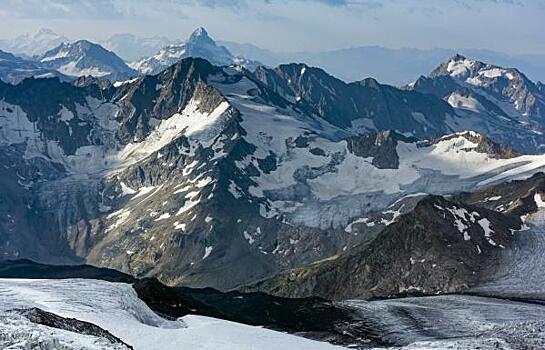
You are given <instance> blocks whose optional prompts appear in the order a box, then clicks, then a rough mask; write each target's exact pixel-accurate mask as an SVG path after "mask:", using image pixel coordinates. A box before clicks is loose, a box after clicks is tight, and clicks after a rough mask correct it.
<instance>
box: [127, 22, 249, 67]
mask: <svg viewBox="0 0 545 350" xmlns="http://www.w3.org/2000/svg"><path fill="white" fill-rule="evenodd" d="M187 57H200V58H204V59H206V60H208V61H210V62H211V63H212V64H214V65H217V66H230V65H232V64H238V65H243V66H245V67H247V68H255V66H257V64H256V63H255V62H252V61H249V60H247V59H244V58H242V57H235V56H233V55H232V54H231V53H230V52H229V50H227V49H226V48H225V47H223V46H219V45H217V44H216V42H215V41H214V40H213V39H212V38H210V36H209V35H208V32H207V31H206V29H204V28H198V29H196V30H195V31H194V32H193V33H192V34H191V36H190V37H189V39H188V40H187V41H185V42H183V43H180V44H174V45H169V46H166V47H164V48H162V49H161V50H160V51H159V52H158V53H157V54H155V55H153V56H151V57H145V58H142V59H140V60H137V61H135V62H133V63H131V64H130V66H131V68H133V69H135V70H137V71H139V72H140V73H142V74H157V73H158V72H160V71H161V70H163V69H165V68H166V67H168V66H170V65H172V64H174V63H176V62H178V61H180V60H181V59H184V58H187Z"/></svg>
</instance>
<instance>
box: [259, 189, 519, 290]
mask: <svg viewBox="0 0 545 350" xmlns="http://www.w3.org/2000/svg"><path fill="white" fill-rule="evenodd" d="M521 225H522V223H521V222H520V220H519V219H518V217H516V216H510V215H504V214H501V213H498V212H494V211H491V210H488V209H484V208H478V207H474V206H470V205H466V204H463V203H459V202H451V201H448V200H445V199H443V198H441V197H428V198H425V199H424V200H422V201H421V202H420V203H419V204H418V205H417V206H416V208H415V209H414V210H413V211H411V212H410V213H408V214H405V215H403V216H402V217H401V218H400V219H399V220H398V221H397V222H396V223H394V224H392V225H390V226H388V227H387V228H386V229H384V230H383V231H382V232H381V233H379V235H378V236H377V237H376V238H375V239H374V240H373V241H372V242H371V243H370V244H368V245H364V246H362V247H359V248H358V249H357V250H354V251H353V252H352V253H349V254H346V255H344V256H339V257H336V258H334V259H331V260H327V261H324V262H319V263H316V264H313V265H309V266H307V267H304V268H301V269H297V270H293V271H290V272H287V273H286V274H284V275H280V276H278V277H276V278H273V279H271V280H268V281H264V282H261V283H259V284H257V285H255V286H254V287H250V288H249V290H255V289H257V290H261V291H266V292H269V293H273V294H277V295H282V296H290V297H300V296H308V295H318V296H323V297H326V298H333V299H339V300H341V299H350V298H372V297H391V296H396V295H403V294H410V293H425V294H435V293H446V292H458V291H462V290H464V289H467V288H468V287H469V286H471V285H474V284H475V283H476V282H477V281H479V280H480V279H482V278H483V276H487V275H488V274H490V273H492V272H493V271H494V264H493V262H494V261H495V259H496V258H497V257H498V254H499V253H500V252H501V250H502V249H506V247H509V245H510V242H511V237H512V233H511V230H517V229H520V228H521Z"/></svg>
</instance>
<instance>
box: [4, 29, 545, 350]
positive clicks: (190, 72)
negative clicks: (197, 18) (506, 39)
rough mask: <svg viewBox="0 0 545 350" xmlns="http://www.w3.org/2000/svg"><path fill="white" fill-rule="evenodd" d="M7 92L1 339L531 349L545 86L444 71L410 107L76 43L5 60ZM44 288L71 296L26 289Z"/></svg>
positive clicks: (515, 73) (290, 69) (241, 62)
mask: <svg viewBox="0 0 545 350" xmlns="http://www.w3.org/2000/svg"><path fill="white" fill-rule="evenodd" d="M42 34H43V35H44V36H46V37H47V38H48V40H49V41H52V42H54V40H50V39H51V37H52V36H53V35H52V34H51V33H49V32H44V33H42ZM156 39H157V40H155V39H154V40H153V41H154V44H153V45H152V44H150V46H149V50H150V51H151V50H152V47H153V46H154V45H163V44H164V43H166V41H165V40H163V38H156ZM131 40H132V39H131ZM112 45H113V42H112ZM147 49H148V48H146V50H147ZM0 78H2V80H1V81H0V165H1V166H0V194H1V196H0V256H1V257H2V258H1V260H2V261H4V263H3V264H5V266H4V265H2V266H0V272H2V271H4V273H5V274H6V275H7V276H8V277H12V278H20V279H21V280H19V279H17V280H12V281H13V282H10V280H7V279H6V280H4V279H2V280H0V294H2V295H6V296H8V297H6V300H7V301H4V302H2V303H0V306H2V310H1V313H0V317H3V319H6V320H9V323H6V324H7V326H2V327H4V328H2V327H0V332H4V333H6V334H9V335H10V337H6V338H10V339H11V337H12V334H13V329H15V328H17V327H19V326H21V327H23V329H24V330H25V332H27V330H28V329H32V328H31V327H32V325H30V324H29V323H33V324H39V325H46V326H48V327H53V328H55V329H56V330H55V331H54V332H52V333H51V332H50V333H47V334H46V333H40V334H41V335H40V336H42V337H45V338H47V339H50V338H51V337H58V336H59V334H57V332H60V333H62V332H63V331H71V332H75V334H77V337H76V338H77V339H76V338H74V339H73V341H74V344H81V343H82V342H84V338H85V337H84V338H80V336H82V335H85V336H88V337H94V338H92V339H93V342H94V343H93V344H95V345H97V348H99V349H103V348H116V349H117V348H119V349H125V348H131V346H132V344H137V347H138V346H139V348H145V347H150V346H151V347H154V346H155V347H157V346H160V345H157V344H159V343H155V342H157V341H159V340H160V339H163V341H165V340H164V339H166V337H164V336H161V334H163V332H165V333H164V334H166V333H167V332H168V331H167V330H172V329H183V328H187V329H189V330H192V331H194V332H196V331H195V330H196V329H201V331H203V328H205V329H207V331H209V332H213V331H214V327H216V326H217V327H221V328H220V329H221V330H225V329H227V330H228V332H227V333H225V334H227V335H225V334H223V333H221V337H220V338H221V339H223V340H222V341H224V342H233V339H232V338H230V335H229V334H231V333H230V332H235V334H238V333H237V332H241V334H242V333H244V330H246V331H247V332H251V334H252V335H255V337H271V339H274V341H275V342H279V343H282V342H285V344H287V345H286V346H288V348H289V346H290V344H296V345H293V346H294V348H305V347H312V348H317V349H319V348H323V349H334V348H349V347H351V346H352V345H353V346H356V347H357V348H361V349H363V348H369V347H370V346H372V347H375V348H382V349H385V348H395V347H405V346H408V347H407V349H411V346H412V345H411V344H413V343H414V342H415V341H416V340H415V339H417V340H418V341H419V342H424V341H429V342H432V343H433V342H435V341H439V343H437V344H435V343H434V344H431V345H430V346H434V347H430V349H435V348H437V349H439V348H441V347H442V346H443V347H446V346H447V345H448V346H455V347H453V348H454V349H463V348H464V347H463V346H466V345H467V344H469V345H467V346H466V348H471V347H472V346H483V347H484V348H487V347H486V346H489V345H490V344H492V345H490V346H491V347H492V348H493V346H495V345H494V344H501V345H502V346H503V344H508V345H513V346H514V348H516V346H519V345H521V344H522V345H528V348H533V346H539V342H540V339H542V338H543V337H542V334H541V333H542V331H539V329H541V328H540V326H541V324H542V323H540V317H541V315H542V314H541V312H542V310H541V306H539V307H538V308H536V309H535V311H534V313H530V314H529V313H528V310H527V308H529V306H527V305H526V304H527V303H530V302H531V303H534V304H536V305H539V304H540V303H541V300H543V298H544V297H545V296H543V295H542V290H543V289H542V288H543V286H544V285H545V280H544V279H543V277H542V274H541V271H542V270H543V268H545V259H543V258H542V256H543V254H542V252H541V250H542V247H543V243H542V242H543V239H542V237H541V236H542V233H543V232H542V231H543V222H544V221H543V215H544V213H545V211H544V209H543V208H545V174H544V172H545V155H544V154H543V147H544V145H545V135H544V132H545V130H544V127H545V114H544V113H545V90H544V88H543V84H541V83H539V82H533V81H532V80H531V79H529V78H528V77H527V76H526V75H525V74H524V72H523V71H522V70H519V69H516V68H505V67H502V66H500V65H496V64H494V62H490V63H487V62H482V61H479V60H475V59H471V58H467V57H465V56H463V55H461V54H456V55H454V56H452V57H450V58H449V59H447V60H445V61H444V62H441V61H439V62H437V63H436V68H435V69H432V70H430V72H429V73H426V72H424V74H421V75H420V77H417V78H416V80H414V82H412V83H410V84H407V85H404V86H402V87H395V86H392V85H388V84H382V83H381V82H379V81H378V80H376V79H374V78H363V79H358V80H355V81H351V82H346V81H344V80H342V79H340V78H337V77H336V76H335V75H333V74H330V72H328V71H326V70H324V69H322V68H319V67H313V66H311V65H309V64H306V63H285V64H280V65H276V66H275V67H268V66H265V65H262V64H260V63H259V62H258V61H257V60H254V59H253V58H252V57H242V56H236V55H233V54H232V53H231V51H229V49H227V48H226V47H224V46H221V45H218V44H217V43H216V42H215V41H214V40H213V39H212V38H211V37H210V35H209V34H208V32H207V31H206V30H205V29H204V28H199V29H197V30H196V31H195V32H194V33H193V34H192V35H191V36H190V37H189V38H188V40H185V41H183V42H179V43H167V46H165V47H163V48H159V49H158V51H157V52H156V53H152V54H150V55H149V56H148V57H144V58H140V59H138V60H136V61H134V62H132V63H130V64H129V63H127V62H125V61H124V60H123V59H121V58H120V57H119V56H118V55H117V54H116V53H115V52H113V51H109V50H107V49H105V48H104V47H103V46H101V45H100V44H98V43H92V42H90V41H87V40H78V41H75V42H63V43H60V44H58V45H57V44H56V46H55V47H53V48H50V49H48V50H47V51H45V52H44V53H40V54H36V55H34V56H33V58H28V57H27V58H21V57H18V56H15V55H12V54H9V53H4V52H3V51H0ZM21 259H23V260H21ZM30 261H34V262H36V263H41V264H43V265H39V264H36V263H32V262H30ZM0 265H1V264H0ZM81 265H84V266H81ZM87 265H92V266H95V267H100V268H104V269H98V270H96V269H95V268H94V267H92V266H87ZM60 266H62V267H60ZM2 268H5V269H6V270H2ZM5 271H8V273H6V272H5ZM40 273H43V274H44V278H46V277H45V276H53V277H54V276H57V277H58V276H63V277H62V278H65V279H67V280H66V281H63V282H60V281H57V282H51V281H49V280H42V281H38V282H35V283H34V282H28V281H27V280H25V278H35V277H36V276H37V275H39V274H40ZM80 277H83V278H87V279H89V280H88V281H81V280H78V278H80ZM101 279H105V280H106V282H105V281H100V280H101ZM113 282H120V283H118V284H116V283H113ZM33 284H34V285H35V286H36V287H35V288H36V293H35V294H33V293H31V292H30V291H32V290H33V289H32V288H33V287H32V286H33ZM130 284H132V286H131V285H130ZM55 286H57V287H55ZM185 288H188V289H185ZM193 288H204V289H203V290H200V289H193ZM207 288H213V289H214V290H210V289H207ZM86 291H87V292H86ZM263 293H266V294H263ZM77 295H86V296H87V297H88V298H89V299H96V300H94V301H93V303H96V305H95V306H93V307H91V306H89V305H91V304H89V305H88V304H85V303H80V302H78V301H77V297H76V296H77ZM97 295H98V296H100V297H99V298H96V296H97ZM93 296H95V297H93ZM298 298H307V299H298ZM495 298H498V299H499V300H506V301H505V304H501V303H500V302H499V301H497V300H496V299H495ZM50 299H51V300H58V304H56V305H57V306H53V305H51V304H50V303H49V302H48V301H47V300H50ZM389 299H393V300H389ZM44 300H45V301H44ZM328 300H329V301H328ZM347 300H353V301H350V302H348V301H347ZM330 301H331V302H330ZM534 304H532V306H534V307H536V306H535V305H534ZM29 305H35V306H34V307H30V306H29ZM257 305H260V306H262V307H263V306H264V305H265V307H264V309H259V310H261V311H260V312H257V311H256V310H257V309H255V308H256V307H257ZM270 305H274V306H271V307H272V309H269V306H270ZM467 305H470V306H471V307H469V309H468V306H467ZM502 305H503V306H505V308H506V310H509V311H505V315H504V314H498V312H500V311H499V310H502ZM289 309H294V310H297V319H296V320H297V322H295V320H290V317H289V316H286V313H288V311H287V310H289ZM66 310H73V311H70V312H68V311H66ZM111 310H114V311H115V313H116V315H117V316H116V317H118V319H122V320H124V321H123V322H128V324H130V325H131V327H134V328H123V327H120V326H119V324H117V323H111V322H109V321H108V317H109V315H111ZM197 310H198V315H199V317H197V318H192V317H191V313H192V312H193V313H197ZM324 310H326V311H324ZM468 310H469V311H468ZM481 310H484V311H482V312H481ZM443 312H444V313H445V314H446V313H448V312H451V313H449V314H448V317H446V316H445V317H444V319H445V320H447V321H448V322H447V321H446V322H445V323H441V322H438V321H437V320H441V319H443V318H442V317H441V315H442V313H443ZM464 312H465V313H467V312H470V313H471V315H472V317H474V318H475V321H474V323H475V324H474V325H473V324H472V325H470V326H467V327H461V326H460V324H462V323H463V317H461V316H460V315H463V314H465V313H464ZM78 315H81V316H82V317H83V318H84V319H82V320H78V319H74V317H77V316H78ZM135 315H136V316H135ZM188 315H189V316H188ZM264 315H266V317H265V316H264ZM288 315H289V313H288ZM483 315H485V316H483ZM498 315H499V316H498ZM528 315H530V316H528ZM203 317H204V318H203ZM206 317H218V318H222V319H226V320H231V321H233V322H242V323H247V324H249V325H252V326H259V325H266V326H268V327H270V328H272V329H277V330H282V331H287V332H291V333H294V334H302V335H304V336H305V337H307V338H311V339H314V340H320V341H324V340H325V341H329V342H330V343H332V344H326V343H323V342H314V341H311V340H305V339H301V338H296V337H293V338H292V336H291V335H290V336H287V335H286V337H281V336H280V335H279V334H276V333H268V330H263V332H260V329H259V328H241V325H240V324H236V323H235V324H225V323H223V322H224V321H218V320H216V319H213V318H212V319H209V318H206ZM313 317H323V318H324V319H323V320H321V322H318V324H317V325H311V324H309V322H308V320H309V319H311V318H313ZM415 320H422V322H424V323H425V324H426V325H428V324H429V329H430V333H429V334H428V333H426V334H424V335H422V333H421V332H420V333H419V332H418V331H415V330H414V329H415V328H416V329H418V328H419V327H420V325H421V323H419V322H420V321H419V322H416V321H415ZM225 322H227V321H225ZM415 322H416V325H415ZM263 323H264V324H263ZM400 324H401V326H400ZM490 324H493V325H494V326H493V327H492V328H490V327H488V325H490ZM218 325H221V326H218ZM512 325H515V326H512ZM8 326H9V327H8ZM148 326H149V327H155V328H153V332H150V338H149V339H148V338H142V337H136V336H135V334H134V330H135V329H138V330H143V329H146V327H148ZM473 326H475V327H480V328H478V329H479V330H480V332H478V333H476V332H475V331H474V329H473V328H472V327H473ZM29 327H30V328H29ZM400 327H401V328H400ZM426 327H428V326H426ZM487 327H488V328H487ZM513 327H519V329H521V332H522V333H524V334H531V335H532V334H534V335H536V334H537V335H536V336H535V337H532V336H528V337H522V338H524V339H522V340H521V339H519V337H518V336H515V335H513V332H512V328H513ZM399 329H402V331H399ZM453 329H455V330H454V331H453ZM39 330H40V332H42V331H43V329H42V328H39ZM28 332H30V333H32V332H31V331H28ZM28 332H27V333H24V332H23V333H21V334H19V335H17V337H19V338H21V339H22V338H25V337H28V334H30V333H28ZM271 332H272V331H271ZM539 332H541V333H539ZM4 333H0V334H4ZM424 333H425V332H424ZM454 333H455V334H456V337H454V339H455V340H452V339H453V337H452V334H454ZM522 333H521V334H522ZM538 333H539V334H538ZM180 334H182V333H177V335H176V336H177V337H178V336H179V338H177V339H179V341H180V344H187V346H191V341H192V340H191V339H192V338H191V337H185V336H181V335H180ZM195 334H198V335H199V337H202V334H203V333H195ZM414 334H419V336H418V337H416V336H414ZM218 336H219V335H218ZM223 337H226V338H223ZM19 338H17V339H19ZM95 338H97V339H95ZM0 339H4V338H0ZM55 339H56V338H55ZM240 339H241V341H243V342H244V344H245V345H244V346H250V345H247V344H248V342H251V339H250V340H249V339H248V337H242V338H240ZM459 339H462V340H460V341H462V343H458V341H459ZM534 340H535V341H534ZM48 341H49V340H48ZM50 341H51V344H54V343H55V341H54V340H50ZM207 341H208V340H207ZM451 341H454V342H455V343H449V342H451ZM466 342H467V343H466ZM447 343H448V344H447ZM165 344H166V343H165ZM218 344H221V342H220V343H218ZM267 344H268V345H267ZM271 344H273V343H267V342H264V343H263V344H261V345H260V346H262V347H263V348H264V349H265V348H267V346H269V345H271ZM354 344H355V345H354ZM445 344H447V345H445ZM475 344H477V345H475ZM161 345H163V343H161ZM201 345H202V344H201ZM164 346H167V345H164ZM169 346H170V345H169ZM206 346H207V347H205V348H206V349H208V348H210V347H212V346H214V344H213V339H212V343H208V342H207V343H206ZM426 346H427V345H426ZM491 347H488V348H491ZM165 348H168V347H165ZM68 349H70V348H69V347H68Z"/></svg>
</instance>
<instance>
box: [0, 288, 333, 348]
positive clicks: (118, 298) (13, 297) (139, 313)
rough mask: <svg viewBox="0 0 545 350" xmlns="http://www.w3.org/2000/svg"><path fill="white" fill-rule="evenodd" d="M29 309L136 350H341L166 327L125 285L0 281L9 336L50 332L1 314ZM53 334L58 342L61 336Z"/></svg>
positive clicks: (203, 325) (189, 322)
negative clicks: (85, 325) (81, 324)
mask: <svg viewBox="0 0 545 350" xmlns="http://www.w3.org/2000/svg"><path fill="white" fill-rule="evenodd" d="M30 307H38V308H41V309H43V310H45V311H49V312H52V313H54V314H57V315H59V316H63V317H68V318H76V319H78V320H82V321H86V322H91V323H93V324H95V325H97V326H99V327H102V328H104V329H106V330H108V331H109V332H110V333H112V334H113V335H115V336H117V337H119V338H120V339H122V340H123V341H124V342H126V343H127V344H129V345H132V346H133V347H134V348H135V349H142V350H153V349H157V350H169V349H176V350H178V349H188V350H189V349H191V350H198V349H201V350H218V349H222V350H231V349H232V350H268V349H270V350H273V349H286V350H288V349H289V350H298V349H301V350H303V349H305V350H306V349H312V350H321V349H323V350H327V349H341V348H340V347H336V346H333V345H330V344H327V343H321V342H315V341H312V340H308V339H304V338H300V337H296V336H292V335H288V334H283V333H280V332H275V331H271V330H267V329H263V328H259V327H252V326H246V325H242V324H238V323H233V322H228V321H223V320H218V319H213V318H208V317H202V316H194V315H190V316H186V317H183V319H181V320H178V321H168V320H165V319H163V318H161V317H159V316H157V315H156V314H155V313H153V312H152V311H151V310H150V309H149V308H148V307H147V306H146V305H145V304H144V303H143V302H142V301H141V300H140V299H138V297H137V295H136V292H135V291H134V290H133V289H132V287H131V286H130V285H128V284H123V283H110V282H104V281H97V280H80V279H69V280H16V279H0V323H3V322H4V321H2V320H4V319H5V320H8V321H9V322H10V323H12V324H14V326H13V327H12V328H11V331H13V332H15V329H18V331H24V329H23V328H26V329H27V333H28V334H39V332H42V333H44V332H45V333H47V332H51V329H48V328H47V327H43V326H37V325H33V324H30V323H28V322H26V321H24V320H23V319H21V318H20V317H18V316H15V315H12V314H9V313H6V311H7V310H11V309H15V308H30ZM7 327H8V326H6V324H2V325H0V348H2V349H4V347H2V346H1V345H2V343H1V342H2V339H3V337H4V333H6V332H8V331H9V329H10V328H7ZM53 331H54V332H55V333H56V334H60V335H61V336H62V334H63V333H64V332H60V331H57V330H53ZM45 333H44V334H45ZM44 336H45V335H44ZM61 339H63V338H62V337H61ZM67 339H68V340H71V341H73V342H74V343H73V344H76V345H77V344H87V345H85V346H87V347H81V346H80V347H76V346H74V347H66V348H62V347H59V349H93V350H94V349H106V348H104V347H100V344H94V345H93V346H88V344H89V343H91V344H93V339H91V337H84V336H79V337H78V336H77V335H75V334H74V333H72V334H69V338H67ZM95 340H96V338H95ZM86 342H87V343H86ZM110 348H111V347H110ZM14 349H20V348H18V347H14ZM23 349H24V348H23Z"/></svg>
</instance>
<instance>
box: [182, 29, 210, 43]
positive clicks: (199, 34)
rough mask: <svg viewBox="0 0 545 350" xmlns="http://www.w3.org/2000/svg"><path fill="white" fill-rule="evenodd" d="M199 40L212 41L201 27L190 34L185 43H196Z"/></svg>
mask: <svg viewBox="0 0 545 350" xmlns="http://www.w3.org/2000/svg"><path fill="white" fill-rule="evenodd" d="M201 40H206V41H208V42H210V41H212V38H210V36H209V35H208V32H207V31H206V29H205V28H203V27H199V28H197V29H195V30H194V31H193V33H191V35H190V36H189V39H188V40H187V42H198V41H201Z"/></svg>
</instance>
